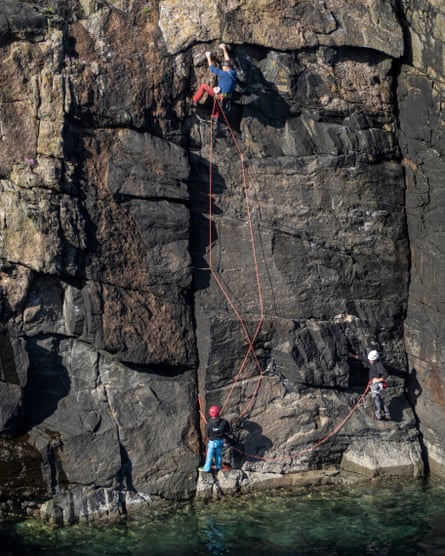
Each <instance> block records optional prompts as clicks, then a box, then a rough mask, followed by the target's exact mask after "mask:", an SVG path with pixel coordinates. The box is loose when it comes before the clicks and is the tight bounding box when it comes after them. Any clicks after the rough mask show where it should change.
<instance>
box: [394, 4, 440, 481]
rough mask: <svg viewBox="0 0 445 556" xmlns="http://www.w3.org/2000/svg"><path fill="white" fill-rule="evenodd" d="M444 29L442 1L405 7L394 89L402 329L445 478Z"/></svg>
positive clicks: (413, 389)
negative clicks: (404, 250)
mask: <svg viewBox="0 0 445 556" xmlns="http://www.w3.org/2000/svg"><path fill="white" fill-rule="evenodd" d="M444 23H445V7H444V6H443V4H442V3H441V2H437V1H430V2H422V1H419V2H415V3H414V4H411V3H410V5H409V6H408V5H407V6H406V36H407V40H408V41H409V44H410V45H411V52H410V54H411V56H410V60H409V63H406V64H403V65H402V67H401V69H400V78H399V86H398V91H397V94H398V104H399V107H400V112H399V119H400V132H399V136H400V145H401V148H402V150H403V154H404V161H403V162H404V166H405V175H406V188H407V189H406V214H407V222H408V231H409V238H410V252H411V278H410V289H409V303H408V314H407V318H406V323H405V343H406V351H407V353H408V360H409V381H410V395H411V403H412V404H413V405H414V406H415V411H416V414H417V416H418V419H419V421H420V424H421V431H422V434H423V441H424V443H425V451H426V453H427V455H428V460H429V463H430V467H431V468H432V469H433V470H434V471H437V472H440V473H441V474H444V462H445V451H444V442H445V428H444V426H443V423H444V419H443V418H444V412H445V377H444V372H443V368H444V361H445V351H444V347H443V320H444V310H445V306H444V300H445V286H444V280H443V274H444V265H445V257H444V252H443V240H444V226H443V217H442V212H443V205H444V202H445V189H444V183H443V175H444V171H445V161H444V157H443V153H444V149H445V138H444V137H445V136H444V129H445V119H444V111H443V98H444V94H445V78H444V39H445V26H444Z"/></svg>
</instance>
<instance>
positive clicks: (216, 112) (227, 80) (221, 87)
mask: <svg viewBox="0 0 445 556" xmlns="http://www.w3.org/2000/svg"><path fill="white" fill-rule="evenodd" d="M219 48H221V50H222V51H223V54H224V60H223V62H222V65H221V69H220V68H218V67H217V66H216V65H215V64H214V63H213V60H212V54H211V52H209V51H207V52H206V58H207V62H208V64H209V69H210V71H211V72H212V73H214V74H215V75H217V76H218V85H217V86H216V87H211V86H210V85H207V83H203V84H202V85H201V86H200V87H199V89H198V90H197V91H196V93H195V94H194V95H193V98H192V101H193V106H194V107H195V108H196V106H197V104H198V102H199V101H200V100H201V99H202V97H203V96H204V95H205V94H208V95H209V96H210V97H212V98H214V97H216V100H217V101H218V102H215V103H214V105H213V109H212V113H211V121H212V124H214V125H215V127H216V128H217V127H218V122H219V116H220V114H221V108H222V110H224V111H228V108H229V106H230V99H231V97H232V93H233V91H234V89H235V86H236V70H235V68H234V67H233V62H232V60H231V59H230V56H229V53H228V52H227V47H226V45H225V44H224V43H221V44H220V45H219Z"/></svg>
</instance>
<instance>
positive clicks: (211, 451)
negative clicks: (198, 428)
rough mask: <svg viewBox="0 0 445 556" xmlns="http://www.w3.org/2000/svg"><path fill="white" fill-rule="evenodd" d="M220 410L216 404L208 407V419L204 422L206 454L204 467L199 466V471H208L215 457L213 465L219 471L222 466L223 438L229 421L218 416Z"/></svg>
mask: <svg viewBox="0 0 445 556" xmlns="http://www.w3.org/2000/svg"><path fill="white" fill-rule="evenodd" d="M219 413H220V410H219V407H218V406H217V405H212V407H211V408H210V409H209V416H210V419H209V420H208V421H207V423H206V427H205V434H206V437H207V438H208V444H207V456H206V461H205V464H204V467H200V468H199V470H200V471H204V472H205V473H210V470H211V468H212V461H213V458H215V467H216V470H217V471H219V470H220V469H221V467H222V453H223V447H224V438H225V436H226V435H227V434H229V432H230V426H229V423H228V422H227V421H226V420H225V419H223V418H222V417H220V415H219Z"/></svg>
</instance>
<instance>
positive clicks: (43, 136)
mask: <svg viewBox="0 0 445 556" xmlns="http://www.w3.org/2000/svg"><path fill="white" fill-rule="evenodd" d="M0 4H1V10H0V35H1V43H0V57H1V61H2V63H1V67H0V84H1V85H0V94H1V96H0V123H1V129H0V132H1V136H2V137H1V139H2V140H1V141H0V176H1V180H0V187H1V196H0V211H1V219H0V261H1V269H0V279H1V283H0V285H1V290H0V293H1V303H2V313H1V331H0V356H1V379H2V380H1V382H0V403H1V413H0V429H1V430H2V439H0V443H1V444H0V446H1V453H2V462H3V463H2V465H1V466H0V482H1V485H0V488H1V495H2V497H3V499H4V500H9V501H10V500H11V499H12V498H15V497H16V496H17V495H18V496H19V498H20V499H25V500H26V499H37V500H40V501H42V500H47V502H46V504H45V505H44V506H43V507H42V509H41V512H42V514H43V515H45V514H47V515H51V516H53V517H54V518H55V519H57V520H58V521H65V522H69V521H70V520H74V519H77V518H78V517H79V516H88V515H89V514H91V513H94V512H95V511H101V510H102V511H104V510H110V509H112V508H117V507H119V506H120V505H121V506H126V507H127V508H128V507H129V506H130V505H131V504H133V503H135V504H136V503H142V502H146V501H150V500H151V501H154V500H157V499H163V498H167V499H179V498H181V499H183V498H189V497H192V496H193V495H194V493H195V491H196V484H197V473H196V468H197V466H198V464H199V461H200V457H201V452H202V442H201V439H202V437H201V429H202V422H200V418H199V406H198V400H201V409H202V410H203V409H204V406H205V405H207V406H208V405H210V404H214V403H216V404H218V405H221V404H223V403H224V406H225V416H226V417H227V418H229V419H232V420H233V424H234V431H235V435H236V436H237V440H238V444H237V445H238V447H241V448H242V450H240V451H239V452H234V455H233V458H234V459H233V461H232V463H233V464H234V465H235V466H236V467H237V468H239V469H241V474H239V473H238V474H237V475H236V478H235V479H234V481H235V482H237V481H238V482H237V485H238V486H237V488H238V487H240V485H241V484H243V482H244V483H249V481H250V483H253V482H255V481H261V478H262V477H267V478H268V480H270V477H271V476H272V477H273V476H277V474H278V473H286V474H289V473H292V472H296V471H302V470H306V469H311V468H317V467H320V466H321V465H323V464H329V463H339V462H340V461H342V462H343V466H344V467H347V468H353V469H361V470H367V472H369V473H371V474H372V473H376V472H379V473H382V472H383V473H384V472H387V473H394V472H397V473H400V472H403V470H405V472H408V473H411V474H417V473H419V472H421V470H422V465H423V463H422V456H421V447H422V446H421V442H420V440H419V437H418V431H417V427H416V416H417V418H418V419H419V420H420V425H421V430H422V433H423V439H424V443H425V446H426V448H427V449H428V454H429V455H430V457H431V458H433V460H434V461H435V462H437V464H438V466H440V465H443V454H442V452H441V448H440V446H441V445H443V443H442V442H441V440H437V441H436V440H434V435H437V434H439V435H440V434H442V433H443V431H440V430H439V428H440V424H439V423H440V419H439V418H438V416H439V415H440V412H441V411H442V409H443V396H442V389H443V382H442V381H443V378H442V375H441V371H440V361H441V359H440V358H441V355H440V354H441V351H440V347H439V346H438V344H439V341H440V339H441V319H440V315H441V312H440V311H441V306H440V301H441V298H440V291H441V290H440V288H441V279H440V278H441V258H440V237H441V236H440V234H441V229H442V228H441V223H440V220H439V214H440V206H441V205H440V176H441V173H440V169H441V164H443V162H442V161H441V159H440V148H441V147H440V145H441V129H440V125H441V121H440V118H441V116H440V102H441V100H440V99H441V96H440V84H441V83H442V84H443V77H442V74H443V71H441V66H440V64H441V63H442V58H440V55H441V52H442V51H441V46H442V41H443V37H441V36H440V32H441V30H442V27H443V26H441V24H440V21H441V20H440V18H441V17H443V14H442V15H441V14H440V11H439V6H438V5H435V4H434V2H431V3H430V4H428V3H425V4H424V5H420V3H419V6H417V7H416V8H415V9H414V7H413V6H412V3H411V6H410V7H409V8H408V7H404V6H403V5H398V4H397V5H396V3H394V4H393V3H391V2H387V1H386V0H385V1H384V0H382V1H381V2H375V1H373V2H367V1H365V0H362V1H360V2H353V3H351V2H342V1H341V0H330V1H325V2H321V3H317V5H316V6H315V7H314V3H313V2H310V1H307V2H298V3H295V2H291V1H288V2H287V1H280V2H271V1H269V0H268V1H261V2H258V1H255V2H251V1H249V0H239V1H233V2H232V1H230V2H215V3H208V2H204V1H202V2H201V1H199V0H198V1H196V2H193V3H187V2H179V1H176V0H164V1H162V0H161V1H159V2H145V3H144V2H142V1H138V0H134V1H125V0H120V1H114V2H112V1H108V2H105V1H94V0H82V1H80V2H79V1H74V0H73V1H72V2H65V1H64V2H58V1H53V2H51V1H50V2H19V3H17V2H12V1H11V2H8V1H7V0H3V1H2V2H1V3H0ZM209 4H211V5H209ZM421 9H422V10H423V13H424V16H423V17H424V19H422V18H419V17H417V16H416V13H415V10H421ZM221 40H223V41H224V42H226V43H228V44H230V45H231V56H232V57H233V59H234V61H235V63H236V66H237V68H238V72H239V81H240V83H239V86H238V93H237V94H236V95H235V98H234V102H233V106H232V110H231V111H230V113H229V116H228V121H227V122H225V123H224V124H223V126H222V136H220V137H217V138H216V139H215V138H214V137H212V139H213V140H211V137H210V134H211V133H210V128H209V125H208V124H207V123H206V122H202V121H201V119H199V118H198V117H197V115H196V114H194V113H193V112H192V110H191V103H190V97H191V95H192V93H193V92H194V91H195V90H196V87H197V85H198V84H199V83H200V82H203V81H207V82H210V81H209V79H210V77H209V73H208V69H207V64H206V63H205V58H204V56H203V53H204V51H205V50H212V52H213V55H214V56H215V58H216V57H217V56H218V49H217V45H218V43H219V42H220V41H221ZM404 48H407V52H405V53H404ZM430 53H431V54H430ZM433 54H434V55H433ZM402 60H403V61H404V62H405V63H403V64H402V63H401V61H402ZM442 70H443V68H442ZM441 80H442V81H441ZM210 109H211V104H210V103H208V104H207V105H204V106H200V107H199V108H198V116H203V115H204V116H205V115H208V113H209V111H210ZM419 121H420V122H421V124H420V125H419ZM435 122H437V124H436V123H435ZM442 125H443V121H442ZM209 170H211V171H209ZM210 184H211V185H212V191H211V199H210V200H211V203H209V185H210ZM405 188H406V192H405ZM405 193H406V195H405ZM407 223H408V225H407ZM434 245H435V246H436V247H434ZM410 263H411V269H412V270H411V274H410ZM209 269H211V270H209ZM408 286H409V287H408ZM442 297H443V296H442ZM433 299H434V301H433ZM404 326H405V329H404ZM433 338H434V340H433ZM371 347H372V348H377V349H379V350H381V351H382V353H383V354H384V356H385V362H386V364H387V366H388V367H389V368H390V369H391V372H392V374H391V381H390V388H389V389H388V390H389V398H391V411H392V414H393V417H394V421H393V422H392V423H378V422H375V421H373V420H372V419H371V417H370V415H371V408H370V407H369V406H367V405H366V404H364V405H360V406H359V409H358V410H357V411H356V412H355V413H354V416H353V418H351V420H350V421H348V423H347V425H346V426H345V427H344V428H342V429H341V431H340V432H339V434H338V435H336V436H335V441H329V442H327V443H325V444H323V446H322V447H320V448H319V449H317V450H314V451H310V452H308V453H306V454H305V455H304V457H294V458H292V457H291V458H289V457H284V456H286V455H289V454H296V453H299V452H300V451H301V450H304V449H306V448H307V447H308V446H310V445H312V444H314V443H316V442H317V441H319V440H320V439H322V438H323V437H325V436H326V435H327V434H328V433H329V432H330V431H332V430H333V429H334V427H335V426H336V425H338V423H339V422H340V421H341V420H342V419H343V418H344V417H345V416H346V415H347V413H348V411H349V410H350V409H351V407H352V406H353V405H354V403H355V402H356V401H357V399H358V397H359V394H360V393H361V392H362V391H363V389H364V387H365V385H366V379H367V373H366V370H365V369H364V368H363V366H361V365H358V364H357V363H355V364H353V361H352V360H351V359H349V358H348V354H349V353H350V352H355V353H358V354H360V355H362V356H364V355H365V354H366V351H367V349H369V348H371ZM405 348H406V351H407V352H408V356H409V366H408V365H407V362H406V352H405ZM433 348H434V349H433ZM272 360H273V361H274V362H275V364H273V365H272V364H269V365H268V362H270V361H272ZM266 367H267V371H266V372H265V373H264V374H263V375H261V370H262V369H266ZM408 371H409V372H408ZM407 377H408V378H409V380H408V381H406V378H407ZM416 377H417V380H418V382H419V383H420V385H416V383H415V379H416ZM420 392H422V395H419V397H418V398H417V399H415V396H416V395H417V394H419V393H420ZM406 394H408V395H406ZM431 400H433V403H431ZM367 402H368V403H370V400H367ZM413 404H415V412H413V411H412V405H413ZM431 406H433V407H434V409H433V411H431ZM427 408H428V409H429V410H430V411H428V412H427ZM441 408H442V409H441ZM365 432H366V438H365V439H364V433H365ZM438 438H440V436H439V437H438ZM252 455H254V456H255V457H252ZM258 456H259V458H261V457H262V456H266V459H257V458H258ZM11 469H13V471H14V472H13V473H11ZM273 474H275V475H273ZM201 486H202V485H201ZM232 486H233V485H232ZM202 488H203V490H206V487H205V485H204V486H203V487H202ZM209 488H211V487H209ZM8 507H9V506H8Z"/></svg>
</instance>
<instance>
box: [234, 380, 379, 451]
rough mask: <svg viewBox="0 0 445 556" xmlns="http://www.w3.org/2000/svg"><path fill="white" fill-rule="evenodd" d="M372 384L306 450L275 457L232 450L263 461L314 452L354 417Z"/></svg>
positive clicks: (236, 449)
mask: <svg viewBox="0 0 445 556" xmlns="http://www.w3.org/2000/svg"><path fill="white" fill-rule="evenodd" d="M370 384H371V383H370V382H369V383H368V384H367V386H366V388H365V390H364V392H363V394H362V395H361V396H360V398H359V399H358V400H357V402H356V403H355V404H354V406H353V407H352V409H351V410H350V411H349V413H348V414H347V415H346V417H345V418H344V419H343V420H342V421H340V423H339V424H338V425H337V426H336V427H335V428H334V429H333V430H332V431H331V432H330V433H328V434H327V435H326V436H324V437H323V438H322V439H321V440H319V441H318V442H316V443H315V444H313V445H312V446H309V447H308V448H305V449H304V450H300V451H299V452H293V453H291V454H288V455H287V456H280V457H275V458H267V457H264V456H257V455H256V454H249V453H248V452H244V451H243V450H240V449H239V448H236V447H235V446H232V450H235V451H236V452H238V453H239V454H242V455H244V456H248V457H250V458H254V459H257V460H261V461H287V460H288V459H290V460H293V459H296V458H299V457H301V456H303V455H304V454H308V453H309V452H313V451H314V450H316V449H317V448H319V447H320V446H321V445H322V444H324V443H325V442H327V441H328V440H329V439H330V438H332V437H333V436H335V435H336V434H337V433H338V432H339V431H340V429H342V428H343V427H344V426H345V425H346V423H347V422H348V421H349V419H350V418H351V417H352V415H353V414H354V413H355V412H356V411H357V409H358V407H359V405H360V404H361V403H362V401H363V400H364V399H365V396H366V394H367V393H368V390H369V387H370Z"/></svg>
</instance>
